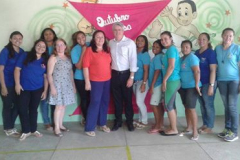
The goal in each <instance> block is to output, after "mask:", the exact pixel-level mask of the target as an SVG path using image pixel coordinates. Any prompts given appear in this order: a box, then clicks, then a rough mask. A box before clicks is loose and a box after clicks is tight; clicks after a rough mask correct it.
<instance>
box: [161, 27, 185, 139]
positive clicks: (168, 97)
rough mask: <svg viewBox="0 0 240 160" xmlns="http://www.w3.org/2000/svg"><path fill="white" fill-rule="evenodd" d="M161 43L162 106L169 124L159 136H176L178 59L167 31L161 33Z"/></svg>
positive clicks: (176, 51) (178, 83)
mask: <svg viewBox="0 0 240 160" xmlns="http://www.w3.org/2000/svg"><path fill="white" fill-rule="evenodd" d="M161 43H162V45H163V46H164V47H165V48H166V53H165V54H164V56H162V58H161V62H162V73H163V82H162V86H161V90H162V94H164V103H165V105H164V106H165V109H166V111H167V113H168V118H169V122H170V127H169V129H167V130H165V131H164V132H161V134H162V135H163V136H175V135H178V129H177V114H176V110H175V108H176V107H175V99H176V94H177V91H178V89H179V88H180V86H181V82H180V75H179V72H180V57H179V53H178V50H177V48H176V47H175V46H174V45H173V40H172V35H171V33H170V32H169V31H164V32H162V33H161Z"/></svg>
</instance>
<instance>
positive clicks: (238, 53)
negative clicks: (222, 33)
mask: <svg viewBox="0 0 240 160" xmlns="http://www.w3.org/2000/svg"><path fill="white" fill-rule="evenodd" d="M215 51H216V53H217V62H218V68H217V80H218V81H238V80H239V68H238V63H239V62H240V47H239V46H238V45H236V44H231V46H230V47H228V49H227V50H224V49H223V46H222V45H218V46H217V47H216V48H215Z"/></svg>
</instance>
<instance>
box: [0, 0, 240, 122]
mask: <svg viewBox="0 0 240 160" xmlns="http://www.w3.org/2000/svg"><path fill="white" fill-rule="evenodd" d="M72 1H75V2H89V3H140V2H149V1H152V0H121V1H117V0H72ZM180 1H181V0H172V1H171V2H170V3H169V4H168V6H167V7H166V8H165V9H164V10H163V11H162V12H161V13H160V14H159V15H158V16H157V17H156V18H155V19H154V20H153V21H152V22H151V23H150V24H149V26H148V27H147V28H146V29H145V30H144V31H143V33H142V34H144V35H146V36H147V37H148V39H149V41H150V44H149V46H151V44H152V42H153V41H155V40H156V39H158V38H159V35H160V33H161V32H162V31H165V30H167V31H171V32H172V34H173V39H174V43H175V45H176V46H178V47H179V46H180V44H181V41H182V40H185V39H189V40H191V41H192V42H193V44H194V47H193V48H194V49H197V48H198V46H197V41H196V39H197V37H198V35H199V33H201V32H208V33H209V34H210V36H211V42H212V45H213V46H216V45H217V44H219V43H221V32H222V30H223V29H224V28H226V27H231V28H233V29H234V30H235V32H236V35H235V39H234V41H235V43H237V44H240V21H239V20H238V19H239V15H240V11H239V9H238V7H239V6H240V1H239V0H193V1H192V3H193V4H191V5H190V4H188V3H181V4H178V3H179V2H180ZM194 6H196V7H194ZM0 11H1V12H0V13H1V14H0V24H1V25H0V36H1V38H0V48H1V49H2V48H3V47H4V46H5V45H6V44H7V43H8V39H9V35H10V33H11V32H13V31H15V30H18V31H20V32H21V33H22V34H23V35H24V39H23V44H22V48H23V49H24V50H26V51H28V50H30V48H31V46H32V45H33V42H34V41H35V40H36V39H38V38H39V37H40V33H41V31H42V30H43V29H44V28H46V27H50V28H52V29H53V30H54V31H55V32H56V33H57V35H58V37H61V38H64V39H65V40H66V41H67V43H68V45H69V46H70V45H71V35H72V34H73V33H74V32H75V31H78V30H82V31H84V32H85V33H86V34H87V39H88V40H90V39H91V35H92V33H93V31H94V27H93V26H92V25H91V24H90V23H89V22H88V21H87V20H86V19H85V18H84V17H83V16H82V15H81V14H79V12H78V11H77V10H76V9H75V8H74V7H73V6H71V4H70V3H69V2H68V1H64V0H31V1H30V0H21V1H16V0H1V1H0ZM146 14H147V13H146ZM139 21H141V18H139ZM150 48H151V47H150ZM149 52H150V54H151V51H149ZM215 102H216V106H215V108H216V114H223V105H222V102H221V100H220V97H219V94H217V96H216V100H215ZM76 107H77V104H76V105H72V106H68V108H67V113H66V118H65V120H66V121H77V120H78V119H79V116H71V117H69V116H68V115H70V114H72V113H73V112H74V110H75V109H76ZM177 108H178V116H184V108H183V106H182V105H181V101H180V98H179V96H178V97H177ZM0 110H2V102H1V101H0ZM198 113H200V109H199V107H198ZM109 118H111V116H109ZM38 120H39V122H42V120H41V116H39V117H38ZM0 124H2V117H1V115H0Z"/></svg>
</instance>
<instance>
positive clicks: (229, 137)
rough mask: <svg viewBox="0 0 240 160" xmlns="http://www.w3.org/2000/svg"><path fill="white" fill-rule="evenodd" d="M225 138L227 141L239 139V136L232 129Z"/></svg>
mask: <svg viewBox="0 0 240 160" xmlns="http://www.w3.org/2000/svg"><path fill="white" fill-rule="evenodd" d="M224 140H225V141H227V142H233V141H236V140H238V136H237V135H236V134H235V133H233V132H232V131H229V132H228V134H227V135H226V136H225V137H224Z"/></svg>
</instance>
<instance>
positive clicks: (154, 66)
mask: <svg viewBox="0 0 240 160" xmlns="http://www.w3.org/2000/svg"><path fill="white" fill-rule="evenodd" d="M161 57H162V54H157V55H156V56H154V57H153V59H152V61H151V63H150V66H149V73H148V85H149V86H151V84H152V81H153V77H154V72H155V71H156V70H161V69H162V62H161ZM161 84H162V75H161V72H160V74H159V76H158V78H157V80H156V82H155V84H154V88H155V87H157V86H159V85H161Z"/></svg>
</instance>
